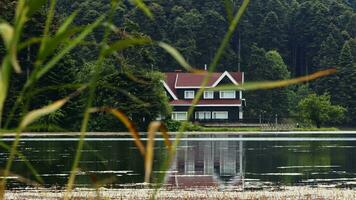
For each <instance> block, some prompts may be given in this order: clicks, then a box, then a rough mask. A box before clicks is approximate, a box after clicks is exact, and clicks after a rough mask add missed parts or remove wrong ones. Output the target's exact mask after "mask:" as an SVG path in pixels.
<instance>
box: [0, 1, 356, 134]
mask: <svg viewBox="0 0 356 200" xmlns="http://www.w3.org/2000/svg"><path fill="white" fill-rule="evenodd" d="M145 3H146V4H147V5H148V7H149V8H150V10H151V12H152V13H153V18H149V17H147V16H146V15H144V14H143V12H142V10H140V9H137V8H136V7H135V6H133V5H132V4H130V3H129V2H126V1H124V2H121V3H120V6H119V8H118V9H117V10H116V11H115V13H114V15H113V24H114V25H115V27H116V29H115V34H114V36H112V38H109V39H110V40H114V39H118V38H125V37H127V36H141V37H146V38H150V39H152V40H154V41H164V42H167V43H169V44H171V45H172V46H174V47H176V48H177V49H178V50H179V51H180V52H181V53H182V55H184V57H185V58H186V60H187V61H188V62H189V63H190V64H191V65H192V66H194V67H196V68H200V69H203V68H204V65H205V64H209V63H210V62H211V61H212V59H213V56H214V53H215V52H216V50H217V48H218V46H219V44H220V42H221V39H222V38H223V36H224V34H225V33H226V31H227V28H228V25H229V23H230V20H231V17H232V15H233V13H235V12H236V11H237V9H238V8H239V6H240V4H241V1H237V0H227V1H219V0H182V1H176V0H150V1H145ZM15 4H16V1H11V0H1V3H0V5H1V6H0V9H1V10H0V16H1V18H3V19H5V20H7V21H11V19H12V17H13V15H14V13H13V11H14V5H15ZM46 9H48V8H43V12H40V13H37V14H36V15H35V16H34V18H33V19H31V21H30V23H29V24H28V25H27V27H26V31H25V33H26V35H25V36H24V37H31V36H35V35H40V34H41V33H42V29H43V24H44V20H45V18H44V17H43V15H44V13H45V10H46ZM109 9H110V1H109V0H98V1H92V0H76V1H74V0H59V1H57V5H56V14H55V16H54V18H55V20H54V21H55V22H56V21H57V22H58V24H59V23H60V22H63V19H64V18H65V17H68V16H69V15H70V14H71V13H72V12H75V11H78V15H77V17H76V18H75V24H76V25H87V24H89V23H91V22H93V21H94V20H95V19H96V18H97V17H99V16H100V15H102V14H103V13H105V12H108V10H109ZM355 9H356V1H354V0H252V1H251V3H250V5H249V7H248V9H247V12H246V13H245V14H244V16H243V17H242V20H241V22H240V24H239V26H238V28H237V30H236V31H235V34H234V37H233V38H232V40H231V41H230V43H229V46H228V48H227V49H226V50H225V54H224V55H223V58H222V60H221V62H220V63H219V65H218V67H217V70H218V71H225V70H227V71H238V70H241V71H243V72H245V73H246V75H245V79H246V81H263V80H280V79H289V78H293V77H298V76H304V75H307V74H310V73H313V72H315V71H318V70H323V69H328V68H332V67H333V68H336V69H337V73H336V74H335V75H332V76H328V77H325V78H322V79H319V80H317V81H313V82H310V83H307V84H304V85H299V86H290V87H286V88H280V89H273V90H262V91H251V92H246V93H245V98H246V99H247V107H246V118H251V119H257V118H259V116H260V115H261V114H262V115H264V116H265V118H267V119H268V118H274V117H275V115H278V116H279V117H280V118H293V119H296V118H297V112H298V102H299V101H300V100H301V99H302V98H304V97H306V96H307V95H308V94H310V93H313V92H315V93H317V94H319V95H323V94H325V93H328V94H329V95H330V98H331V101H332V103H333V104H337V105H341V106H343V107H345V108H346V109H347V114H346V116H347V117H346V119H345V120H344V121H343V122H342V125H343V126H352V125H354V124H355V123H356V11H355ZM108 26H110V25H108ZM52 28H53V29H54V30H55V29H56V27H52ZM103 34H104V33H103V30H102V27H101V28H99V29H97V30H96V31H95V32H94V34H92V35H90V37H88V38H87V40H86V42H85V43H84V44H82V45H80V46H79V47H77V48H75V49H74V50H73V51H72V52H71V54H69V55H68V56H66V58H65V59H63V60H62V61H61V62H60V63H59V65H58V66H57V67H56V68H55V70H54V71H53V72H52V73H51V74H50V76H46V77H45V78H43V80H41V84H40V87H42V88H45V89H46V88H47V89H49V90H43V91H39V92H38V91H37V92H38V94H36V96H33V97H32V98H31V99H30V100H29V101H30V107H32V108H36V107H39V106H40V105H43V104H44V103H48V102H51V101H53V100H55V99H58V98H60V97H63V96H66V95H68V94H69V93H70V92H71V91H72V90H73V88H75V85H76V84H80V83H84V82H85V81H86V80H87V79H88V75H90V71H91V67H93V62H95V61H96V59H97V55H98V51H99V49H98V47H97V46H96V45H95V44H97V43H99V42H100V38H101V37H102V36H103ZM1 45H2V44H1ZM36 48H38V47H37V46H36V45H31V46H29V47H28V48H27V49H25V50H23V51H22V52H21V56H20V58H19V59H20V61H21V64H22V66H23V67H24V69H27V70H28V71H31V70H32V69H31V68H26V66H27V65H29V63H31V62H33V59H32V58H33V57H35V54H34V52H35V51H34V49H36ZM3 52H4V47H3V46H0V57H2V56H1V55H2V54H3ZM105 64H106V66H107V67H105V70H103V72H102V76H101V77H102V78H101V79H100V80H99V83H98V88H97V92H96V95H97V98H96V99H95V104H98V105H103V104H105V105H108V106H113V107H117V108H120V109H122V110H124V111H125V112H126V113H127V114H128V116H131V117H132V119H137V120H134V121H135V122H136V123H137V124H138V125H139V127H145V125H146V124H147V121H149V120H151V119H154V118H155V117H156V116H157V115H158V113H169V107H168V105H167V103H166V102H165V101H166V98H164V97H163V96H162V95H163V90H162V88H161V86H160V82H159V79H160V78H162V77H161V74H160V73H159V72H165V71H174V70H176V69H180V66H179V64H178V63H177V62H176V61H175V60H174V59H173V58H171V56H170V55H169V54H167V53H166V52H165V51H164V50H162V49H160V48H159V47H157V46H155V45H152V46H143V47H142V46H141V47H133V48H129V49H127V50H124V51H123V52H120V53H119V54H117V55H115V56H112V57H110V58H108V59H106V60H105ZM24 80H26V73H23V74H20V75H17V77H15V78H13V80H12V82H11V88H12V89H11V90H10V98H9V99H8V101H7V102H6V103H7V105H8V107H11V105H13V104H14V99H15V97H16V95H17V92H18V91H20V87H19V86H20V85H21V83H23V82H24ZM140 80H141V82H140ZM59 84H62V85H66V86H67V87H62V88H61V89H59V90H56V89H53V88H52V89H51V88H48V87H50V86H55V85H59ZM145 84H146V85H145ZM147 85H149V87H147ZM131 95H133V96H137V97H138V98H137V99H135V98H131ZM84 97H85V94H83V95H81V97H79V100H77V101H74V102H71V103H70V104H69V105H68V106H66V107H64V108H63V109H61V110H60V111H59V112H56V113H54V114H53V115H52V116H49V117H47V118H46V119H44V120H43V123H47V124H52V125H53V126H52V127H53V129H56V128H59V127H61V128H64V129H65V130H77V129H78V127H79V124H78V123H71V122H76V121H78V122H80V120H77V119H80V118H81V117H82V116H81V114H80V113H81V110H82V109H83V105H82V104H81V101H80V98H84ZM137 101H139V102H144V103H137ZM6 113H7V115H8V114H9V113H11V111H10V110H7V112H6ZM6 113H5V115H6ZM143 117H145V118H146V119H145V120H144V121H142V120H141V119H142V118H143ZM15 123H16V122H15V121H12V122H11V121H10V122H8V125H9V127H11V124H15ZM39 128H40V127H39ZM46 129H48V126H47V128H46ZM90 130H102V131H107V130H118V128H117V125H115V122H113V118H111V117H110V116H106V115H101V114H95V115H94V116H93V118H92V119H91V123H90Z"/></svg>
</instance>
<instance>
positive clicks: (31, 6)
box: [26, 0, 48, 17]
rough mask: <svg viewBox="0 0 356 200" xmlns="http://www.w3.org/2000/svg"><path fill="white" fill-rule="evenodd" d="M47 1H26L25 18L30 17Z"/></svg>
mask: <svg viewBox="0 0 356 200" xmlns="http://www.w3.org/2000/svg"><path fill="white" fill-rule="evenodd" d="M47 2H48V0H27V1H26V7H27V8H28V12H27V17H31V16H32V15H33V14H34V13H35V12H36V11H38V10H39V9H40V8H41V7H42V6H44V5H45V4H46V3H47Z"/></svg>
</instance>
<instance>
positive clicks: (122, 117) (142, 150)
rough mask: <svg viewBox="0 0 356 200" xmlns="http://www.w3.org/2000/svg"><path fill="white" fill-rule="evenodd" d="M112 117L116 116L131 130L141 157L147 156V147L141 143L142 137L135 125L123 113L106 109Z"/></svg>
mask: <svg viewBox="0 0 356 200" xmlns="http://www.w3.org/2000/svg"><path fill="white" fill-rule="evenodd" d="M105 110H106V111H108V112H109V113H111V114H112V115H114V116H115V117H116V118H117V119H118V120H120V121H121V122H122V123H123V124H124V125H125V126H126V127H127V129H128V130H129V132H130V133H131V135H132V137H133V138H134V139H135V144H136V146H137V148H138V150H139V151H140V153H141V155H142V156H144V155H145V147H144V145H143V143H142V141H141V138H140V135H139V133H138V131H137V129H136V127H135V125H134V124H133V123H132V122H131V120H130V119H129V118H128V117H127V116H126V115H125V114H124V113H123V112H121V111H119V110H117V109H114V108H109V109H105Z"/></svg>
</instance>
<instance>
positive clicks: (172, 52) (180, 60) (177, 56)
mask: <svg viewBox="0 0 356 200" xmlns="http://www.w3.org/2000/svg"><path fill="white" fill-rule="evenodd" d="M158 46H160V47H161V48H163V49H164V50H166V51H167V52H168V53H169V54H170V55H171V56H172V57H173V58H174V59H175V60H176V61H177V62H178V63H179V64H180V66H182V67H183V68H184V69H186V70H187V71H190V72H199V71H200V70H197V69H194V68H193V67H192V66H190V64H189V63H188V62H187V61H186V60H185V59H184V57H183V56H182V54H181V53H179V51H178V50H177V49H175V48H174V47H172V46H171V45H169V44H167V43H164V42H158Z"/></svg>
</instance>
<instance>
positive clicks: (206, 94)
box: [204, 91, 214, 99]
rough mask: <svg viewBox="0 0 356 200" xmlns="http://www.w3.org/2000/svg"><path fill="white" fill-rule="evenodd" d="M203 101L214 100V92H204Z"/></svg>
mask: <svg viewBox="0 0 356 200" xmlns="http://www.w3.org/2000/svg"><path fill="white" fill-rule="evenodd" d="M204 99H214V91H204Z"/></svg>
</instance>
